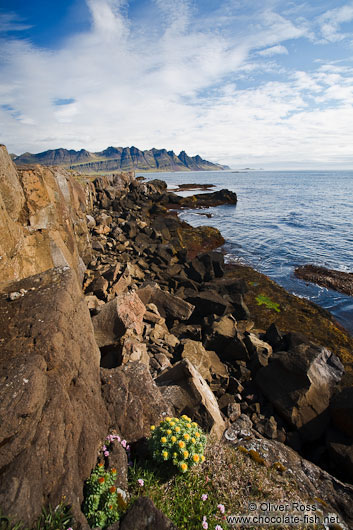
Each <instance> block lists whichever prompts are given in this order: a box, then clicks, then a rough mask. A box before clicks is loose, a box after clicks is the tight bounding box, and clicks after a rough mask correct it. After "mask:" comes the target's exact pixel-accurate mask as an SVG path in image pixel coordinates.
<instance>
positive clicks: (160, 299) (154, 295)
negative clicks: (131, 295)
mask: <svg viewBox="0 0 353 530" xmlns="http://www.w3.org/2000/svg"><path fill="white" fill-rule="evenodd" d="M136 292H137V295H138V296H139V298H140V299H141V300H142V302H143V303H144V304H145V305H147V304H150V303H152V304H155V306H156V307H157V309H158V311H159V314H160V315H161V316H162V317H164V318H170V319H173V320H174V319H176V320H187V319H188V318H189V317H190V315H191V314H192V312H193V310H194V306H193V305H192V304H189V303H188V302H185V301H184V300H182V299H181V298H178V297H177V296H175V295H173V294H171V293H168V292H167V291H162V290H161V289H160V288H159V287H158V285H157V284H148V285H146V286H145V287H141V288H140V289H138V290H137V291H136Z"/></svg>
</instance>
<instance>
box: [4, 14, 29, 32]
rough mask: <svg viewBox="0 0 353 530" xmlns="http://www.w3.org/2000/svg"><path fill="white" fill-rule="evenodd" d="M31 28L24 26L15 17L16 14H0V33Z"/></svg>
mask: <svg viewBox="0 0 353 530" xmlns="http://www.w3.org/2000/svg"><path fill="white" fill-rule="evenodd" d="M30 27H31V26H29V25H28V24H24V23H23V21H22V20H21V19H20V18H19V17H18V16H17V15H16V13H2V12H0V33H5V32H10V31H24V30H26V29H29V28H30Z"/></svg>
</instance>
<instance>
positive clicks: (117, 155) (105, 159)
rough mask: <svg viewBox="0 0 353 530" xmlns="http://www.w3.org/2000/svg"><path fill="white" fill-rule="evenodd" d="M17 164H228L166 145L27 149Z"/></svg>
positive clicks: (82, 168)
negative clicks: (191, 154) (175, 150)
mask: <svg viewBox="0 0 353 530" xmlns="http://www.w3.org/2000/svg"><path fill="white" fill-rule="evenodd" d="M12 159H13V161H14V162H15V164H16V165H18V166H21V165H27V164H41V165H43V166H54V165H55V166H63V167H66V168H70V169H74V170H75V171H78V172H80V173H112V172H114V171H129V170H134V169H138V170H140V171H208V170H212V171H218V170H221V169H229V168H228V166H223V165H221V164H215V163H213V162H209V161H208V160H204V159H203V158H201V157H200V156H199V155H196V156H189V155H187V154H186V153H185V151H181V152H180V153H179V155H176V154H175V153H174V151H167V150H166V149H155V148H153V149H149V150H145V151H141V150H140V149H138V148H137V147H107V149H104V151H99V152H96V153H91V152H89V151H87V150H86V149H80V151H75V150H74V149H50V150H48V151H43V152H42V153H36V154H32V153H23V154H22V155H19V156H16V155H13V156H12Z"/></svg>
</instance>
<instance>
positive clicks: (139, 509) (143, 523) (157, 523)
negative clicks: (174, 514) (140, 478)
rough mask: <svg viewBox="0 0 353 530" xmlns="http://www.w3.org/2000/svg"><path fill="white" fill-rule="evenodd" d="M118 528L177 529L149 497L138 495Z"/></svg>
mask: <svg viewBox="0 0 353 530" xmlns="http://www.w3.org/2000/svg"><path fill="white" fill-rule="evenodd" d="M119 530H178V529H177V527H176V526H175V525H174V524H173V523H172V521H170V520H169V519H168V518H167V517H166V516H165V515H164V514H163V513H162V512H161V511H160V510H158V509H157V508H156V507H155V505H154V504H153V502H152V501H151V499H149V498H148V497H139V498H138V499H137V500H136V501H135V502H134V504H133V505H132V506H131V508H130V509H129V511H128V512H127V513H126V515H125V516H124V518H123V519H122V521H121V522H120V526H119Z"/></svg>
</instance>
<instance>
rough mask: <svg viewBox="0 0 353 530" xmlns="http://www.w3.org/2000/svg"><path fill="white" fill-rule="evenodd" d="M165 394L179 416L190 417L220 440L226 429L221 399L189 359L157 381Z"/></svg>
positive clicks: (180, 362)
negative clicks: (221, 409) (220, 404)
mask: <svg viewBox="0 0 353 530" xmlns="http://www.w3.org/2000/svg"><path fill="white" fill-rule="evenodd" d="M156 383H157V384H158V386H159V387H160V389H161V392H162V395H163V396H164V398H165V399H166V401H167V402H168V403H171V404H172V405H173V406H174V409H175V413H176V414H178V415H181V414H188V415H189V416H190V417H192V418H193V419H194V420H195V421H196V422H197V423H198V424H199V425H200V426H201V427H202V428H203V429H205V430H207V431H208V432H210V433H211V434H212V435H213V436H215V438H217V439H220V437H221V436H222V434H223V431H224V429H225V423H224V421H223V419H222V415H221V413H220V410H219V407H218V403H217V400H216V398H215V396H214V394H213V392H212V390H211V389H210V387H209V386H208V384H207V383H206V381H205V380H204V378H203V377H202V376H201V375H200V373H199V372H198V371H197V370H196V368H195V367H194V366H193V364H192V363H191V362H190V361H189V360H188V359H183V360H182V361H179V362H178V363H176V364H174V366H173V367H172V368H169V369H168V370H166V371H165V372H163V373H162V374H161V375H159V376H158V377H157V379H156Z"/></svg>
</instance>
